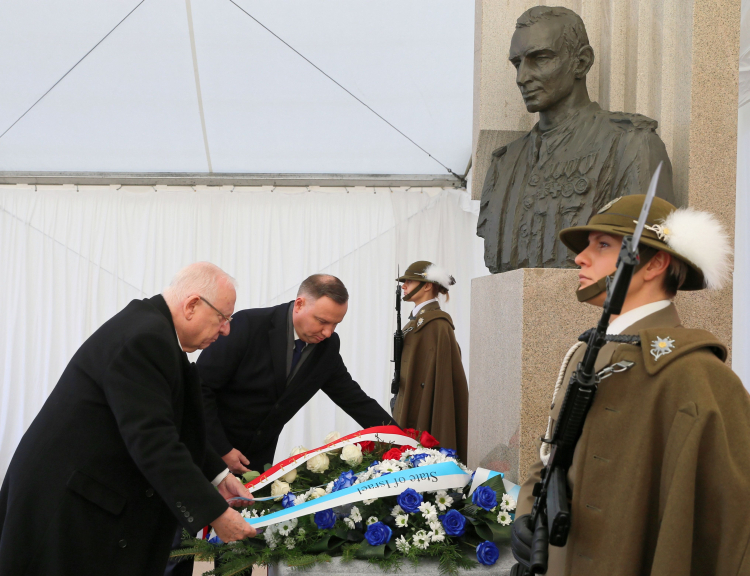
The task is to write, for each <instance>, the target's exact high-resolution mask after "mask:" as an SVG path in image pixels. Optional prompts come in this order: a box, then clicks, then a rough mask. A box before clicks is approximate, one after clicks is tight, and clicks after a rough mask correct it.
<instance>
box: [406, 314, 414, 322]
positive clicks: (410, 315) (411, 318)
mask: <svg viewBox="0 0 750 576" xmlns="http://www.w3.org/2000/svg"><path fill="white" fill-rule="evenodd" d="M412 320H414V316H413V315H412V313H411V312H409V318H407V322H411V321H412Z"/></svg>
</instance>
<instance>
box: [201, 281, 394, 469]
mask: <svg viewBox="0 0 750 576" xmlns="http://www.w3.org/2000/svg"><path fill="white" fill-rule="evenodd" d="M348 302H349V293H348V292H347V290H346V287H345V286H344V284H343V283H342V282H341V280H339V279H338V278H336V277H335V276H329V275H326V274H315V275H313V276H310V277H309V278H308V279H307V280H305V281H304V282H303V283H302V284H301V285H300V287H299V291H298V293H297V299H296V300H294V301H292V302H287V303H285V304H281V305H279V306H273V307H271V308H255V309H250V310H241V311H240V312H237V314H235V316H234V321H233V322H232V332H231V334H229V335H228V336H225V337H224V338H220V339H219V340H218V342H216V344H214V345H213V346H211V348H210V349H208V350H206V351H204V352H202V353H201V355H200V357H199V358H198V361H197V362H196V365H197V366H198V372H199V373H200V377H201V383H202V385H203V400H204V406H205V408H206V422H207V427H208V438H209V441H210V442H211V444H212V445H213V447H214V448H215V449H216V451H217V452H218V453H219V454H221V455H222V458H223V459H224V462H226V464H227V466H228V467H229V469H230V470H231V471H232V472H235V473H241V472H245V471H247V466H252V467H253V468H254V469H255V470H258V469H260V470H262V469H263V465H264V464H267V463H271V462H272V461H273V456H274V452H275V450H276V443H277V441H278V439H279V434H280V433H281V430H282V429H283V428H284V425H285V424H286V423H287V422H288V421H289V420H291V418H292V417H293V416H294V415H295V414H296V413H297V412H298V411H299V409H300V408H302V407H303V406H304V405H305V404H306V403H307V402H308V400H310V398H312V397H313V396H314V395H315V393H316V392H317V391H318V390H323V392H325V393H326V394H328V396H329V397H330V398H331V400H333V401H334V402H335V403H336V404H338V405H339V406H340V407H341V408H343V409H344V411H345V412H346V413H347V414H349V416H351V417H352V418H354V420H356V421H357V423H359V425H360V426H362V427H363V428H368V427H370V426H380V425H384V424H396V423H395V421H394V420H393V419H392V418H391V417H390V415H389V414H388V413H387V412H386V411H385V410H384V409H383V408H382V407H381V406H380V404H378V403H377V402H376V401H375V400H373V399H372V398H370V397H369V396H368V395H367V394H365V393H364V392H363V391H362V389H361V388H360V387H359V385H358V384H357V383H356V382H355V381H354V380H352V377H351V376H350V375H349V372H348V371H347V370H346V366H344V362H343V360H342V359H341V355H340V354H339V344H340V343H339V337H338V334H336V333H335V332H334V330H335V329H336V326H337V325H338V324H339V322H341V321H342V320H343V319H344V315H345V314H346V311H347V308H348Z"/></svg>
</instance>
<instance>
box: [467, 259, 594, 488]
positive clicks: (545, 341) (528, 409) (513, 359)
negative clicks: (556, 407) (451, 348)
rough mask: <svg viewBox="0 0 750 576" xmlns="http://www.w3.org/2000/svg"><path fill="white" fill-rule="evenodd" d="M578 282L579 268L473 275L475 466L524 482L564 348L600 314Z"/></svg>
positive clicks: (472, 459)
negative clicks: (579, 293) (579, 294)
mask: <svg viewBox="0 0 750 576" xmlns="http://www.w3.org/2000/svg"><path fill="white" fill-rule="evenodd" d="M577 286H578V271H577V270H558V269H541V268H530V269H521V270H514V271H512V272H505V273H503V274H493V275H491V276H483V277H481V278H475V279H474V280H472V284H471V372H470V383H469V391H470V392H469V415H470V417H469V458H468V459H469V461H468V465H469V467H470V468H477V467H479V466H481V467H483V468H489V469H492V470H497V471H499V472H504V473H505V474H506V478H508V480H510V481H511V482H515V483H517V484H520V483H522V482H523V481H524V480H525V478H526V475H527V472H528V469H529V467H530V466H531V465H532V464H533V463H534V461H535V460H536V458H537V447H536V442H537V439H538V438H539V437H540V436H541V435H542V434H544V432H545V430H546V428H547V413H548V409H549V403H550V401H551V400H552V392H553V390H554V386H555V381H556V380H557V375H558V371H559V369H560V364H561V362H562V360H563V358H564V357H565V353H566V352H567V351H568V349H569V348H570V347H571V346H572V345H573V344H575V342H577V338H578V336H579V335H580V334H581V333H582V332H584V331H585V330H587V329H588V328H591V327H593V326H595V325H596V322H597V321H598V319H599V316H600V314H601V309H600V308H596V307H594V306H590V305H587V304H579V303H578V302H577V301H576V299H575V295H574V292H575V290H576V288H577Z"/></svg>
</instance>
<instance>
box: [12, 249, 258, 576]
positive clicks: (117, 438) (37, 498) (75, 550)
mask: <svg viewBox="0 0 750 576" xmlns="http://www.w3.org/2000/svg"><path fill="white" fill-rule="evenodd" d="M234 302H235V290H234V286H233V284H232V280H231V278H230V277H229V276H227V275H226V274H225V273H224V272H223V271H221V269H219V268H217V267H216V266H214V265H213V264H209V263H207V262H199V263H197V264H193V265H191V266H188V267H187V268H185V269H183V270H182V271H181V272H179V273H178V274H177V276H176V277H175V280H173V282H172V284H171V285H170V287H169V288H167V289H166V290H165V291H164V296H163V297H162V296H161V295H158V296H154V297H153V298H148V299H145V300H133V301H132V302H131V303H130V304H128V306H126V307H125V309H124V310H122V311H121V312H120V313H118V314H117V315H115V316H114V317H113V318H111V319H110V320H109V321H107V322H106V323H105V324H104V325H103V326H102V327H101V328H99V329H98V330H97V331H96V332H95V333H94V334H93V335H92V336H91V337H90V338H89V339H88V340H86V342H84V344H83V345H82V346H81V347H80V348H79V349H78V351H77V352H76V354H75V355H74V356H73V358H72V359H71V361H70V363H69V364H68V366H67V368H66V369H65V371H64V372H63V374H62V376H61V377H60V380H59V382H58V383H57V386H56V387H55V388H54V390H53V391H52V393H51V394H50V396H49V398H48V399H47V401H46V402H45V404H44V406H43V407H42V409H41V411H40V412H39V414H38V415H37V417H36V418H35V419H34V422H32V424H31V426H30V427H29V429H28V430H27V432H26V434H24V436H23V438H22V439H21V442H20V444H19V446H18V448H17V450H16V453H15V455H14V456H13V459H12V461H11V463H10V467H9V468H8V471H7V474H6V476H5V480H4V482H3V486H2V489H1V490H0V574H19V575H21V574H24V575H37V574H44V575H45V576H49V575H70V576H72V575H76V576H78V575H82V574H94V573H97V574H98V573H101V574H108V575H123V576H132V575H133V574H139V575H148V574H154V575H156V574H162V573H163V571H164V567H165V565H166V563H167V557H168V554H169V549H170V544H171V542H172V539H173V536H174V534H175V532H176V530H177V528H178V524H181V525H182V526H183V527H184V528H185V529H187V530H188V531H189V532H192V533H195V532H198V531H199V530H200V529H201V528H202V527H203V526H205V525H207V524H209V523H210V524H212V525H213V527H214V528H215V530H216V532H217V533H218V534H219V536H220V537H221V538H222V539H224V540H226V541H229V540H237V539H241V538H244V537H246V536H252V535H254V534H255V531H254V530H253V528H252V527H251V526H249V525H248V524H247V523H246V522H245V521H243V519H242V517H241V516H240V515H239V513H238V512H237V511H235V510H233V509H232V508H229V507H228V506H227V502H226V499H228V498H230V497H232V496H244V497H246V498H249V497H250V494H249V493H248V491H247V490H246V489H245V488H244V486H242V484H241V483H240V482H239V481H238V480H237V479H236V478H235V477H234V476H233V475H232V474H229V473H228V471H227V470H226V466H225V465H224V463H223V462H222V460H221V458H219V456H218V455H217V454H216V453H215V452H214V451H213V450H212V449H211V448H210V447H209V446H207V445H206V441H205V425H204V419H203V408H202V405H201V397H200V386H199V382H198V377H197V374H196V373H195V367H194V365H192V364H190V363H189V361H188V359H187V356H186V354H185V352H192V351H194V350H197V349H199V348H200V349H202V348H206V347H207V346H208V345H209V344H211V343H212V342H214V341H215V340H216V339H217V338H218V337H219V334H220V333H221V334H228V333H229V320H230V317H231V314H232V311H233V310H234ZM212 481H213V484H214V485H212ZM214 486H216V487H214ZM217 489H218V490H217ZM178 521H179V522H178Z"/></svg>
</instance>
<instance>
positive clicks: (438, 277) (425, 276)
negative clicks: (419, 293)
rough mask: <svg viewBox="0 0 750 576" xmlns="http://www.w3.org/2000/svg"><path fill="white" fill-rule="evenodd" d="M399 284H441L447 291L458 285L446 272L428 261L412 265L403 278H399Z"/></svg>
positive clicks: (419, 261) (420, 261)
mask: <svg viewBox="0 0 750 576" xmlns="http://www.w3.org/2000/svg"><path fill="white" fill-rule="evenodd" d="M397 280H398V281H399V282H403V281H405V280H414V281H416V282H431V283H433V284H440V286H442V287H443V288H445V289H446V290H448V289H450V287H451V286H453V285H454V284H455V283H456V279H455V278H453V276H451V275H450V274H448V272H447V271H446V270H444V269H443V268H441V267H440V266H438V265H437V264H433V263H432V262H428V261H427V260H418V261H417V262H414V263H413V264H411V265H410V266H409V267H408V268H407V269H406V272H404V273H403V274H402V275H401V276H399V277H398V278H397Z"/></svg>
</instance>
